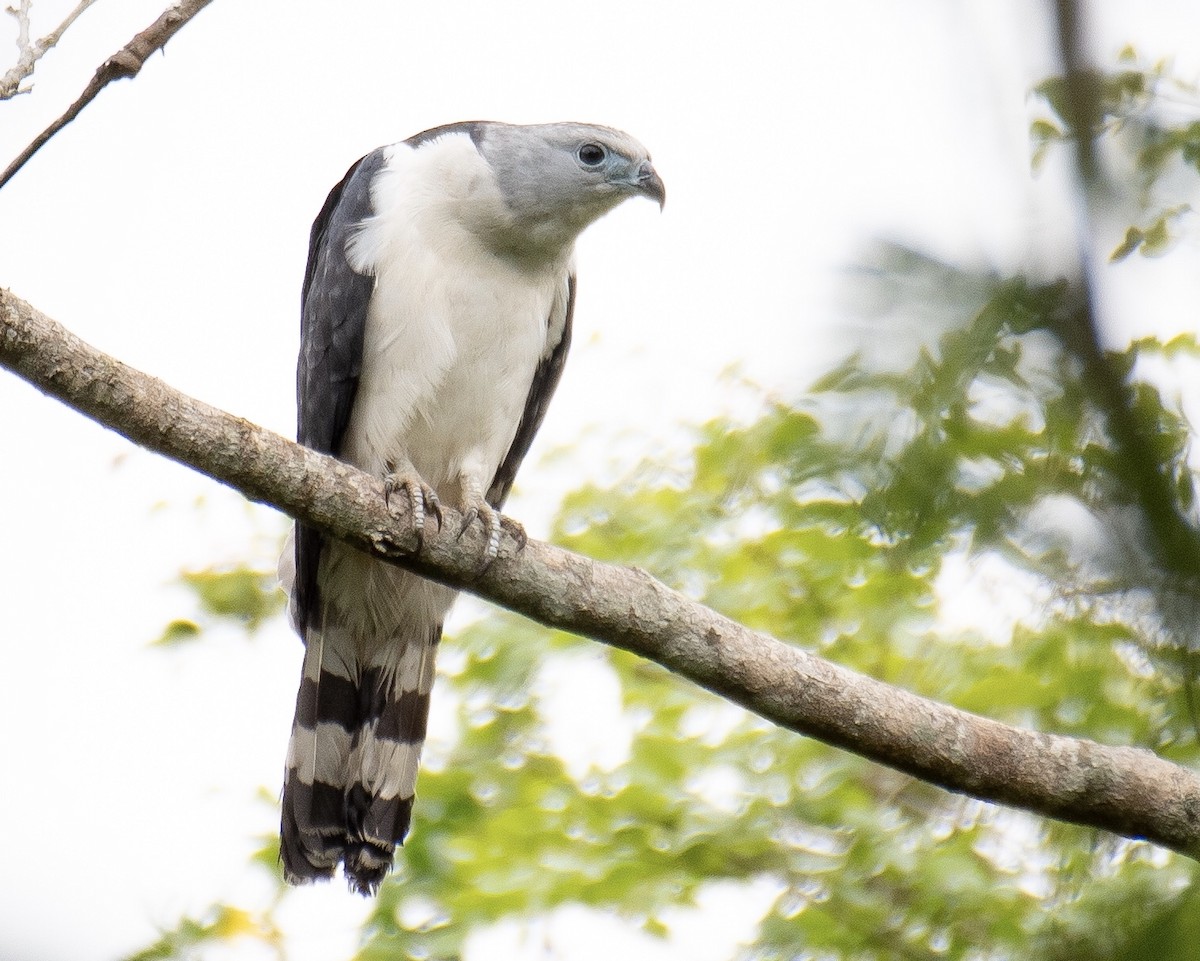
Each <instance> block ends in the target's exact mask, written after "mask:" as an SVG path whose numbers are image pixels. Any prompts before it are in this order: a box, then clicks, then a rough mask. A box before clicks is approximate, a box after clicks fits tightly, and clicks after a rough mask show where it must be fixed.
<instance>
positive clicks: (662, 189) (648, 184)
mask: <svg viewBox="0 0 1200 961" xmlns="http://www.w3.org/2000/svg"><path fill="white" fill-rule="evenodd" d="M637 191H638V193H640V194H642V195H643V196H646V197H649V198H650V199H651V200H657V201H658V209H659V210H662V209H663V207H665V206H666V203H667V188H666V185H665V184H664V183H663V182H662V177H660V176H659V175H658V171H657V170H655V169H654V166H653V164H651V163H650V161H649V160H647V161H646V162H645V163H643V164H642V165H641V166H640V167H638V173H637Z"/></svg>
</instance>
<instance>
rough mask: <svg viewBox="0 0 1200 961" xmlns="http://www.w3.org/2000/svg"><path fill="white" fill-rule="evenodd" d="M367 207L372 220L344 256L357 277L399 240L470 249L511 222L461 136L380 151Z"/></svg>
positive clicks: (373, 268)
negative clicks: (381, 160)
mask: <svg viewBox="0 0 1200 961" xmlns="http://www.w3.org/2000/svg"><path fill="white" fill-rule="evenodd" d="M371 205H372V207H373V208H374V210H375V215H374V216H373V217H371V218H369V219H368V220H366V221H364V222H363V224H362V225H361V227H360V228H359V229H358V230H357V231H356V232H355V234H354V236H353V237H352V238H351V240H350V243H349V245H348V247H347V251H346V254H347V257H348V259H349V261H350V264H351V266H352V267H353V268H354V269H355V270H357V271H359V272H360V273H376V272H377V268H378V265H379V263H380V261H381V260H382V259H385V258H386V257H387V256H388V247H389V246H390V244H391V243H393V242H394V241H395V240H396V239H397V238H399V237H403V238H405V242H408V241H409V240H417V241H420V242H424V243H426V244H429V245H431V246H433V247H435V248H440V249H445V248H446V247H461V246H463V245H464V243H467V244H470V245H474V244H475V243H479V242H480V241H481V238H482V237H484V236H486V234H487V232H488V231H489V230H490V229H493V228H494V226H495V225H496V224H497V223H502V222H505V221H507V220H508V219H509V218H510V214H509V212H508V208H507V206H506V205H505V202H504V198H503V196H502V195H501V193H500V188H499V187H498V186H497V185H496V178H495V175H494V174H493V172H492V168H491V167H490V166H489V165H488V163H487V161H486V160H484V159H483V157H482V156H480V154H479V151H478V150H477V149H476V148H475V143H474V141H472V140H471V137H470V135H469V134H466V133H461V132H454V133H446V134H443V135H442V136H440V137H437V138H436V139H434V140H429V141H426V142H424V143H422V144H420V145H419V146H417V147H415V148H414V147H410V146H409V145H408V144H406V143H396V144H392V145H391V146H389V147H386V148H384V163H383V167H382V168H381V169H380V171H379V173H377V174H376V175H375V179H374V181H373V182H372V184H371Z"/></svg>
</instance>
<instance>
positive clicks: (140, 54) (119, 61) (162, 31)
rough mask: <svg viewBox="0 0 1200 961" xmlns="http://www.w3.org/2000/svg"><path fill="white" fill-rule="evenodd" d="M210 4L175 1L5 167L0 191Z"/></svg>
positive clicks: (206, 0) (202, 0) (195, 0)
mask: <svg viewBox="0 0 1200 961" xmlns="http://www.w3.org/2000/svg"><path fill="white" fill-rule="evenodd" d="M211 2H212V0H178V2H176V3H173V4H171V6H169V7H167V9H166V10H164V11H163V12H162V15H161V16H159V18H158V19H157V20H155V21H154V23H152V24H150V26H148V27H147V28H146V29H145V30H143V31H142V32H141V33H139V34H138V35H137V36H135V37H134V38H133V39H132V40H130V41H129V43H127V44H125V46H123V47H122V48H121V49H120V50H118V51H117V52H116V53H114V54H113V55H112V56H111V57H109V58H108V59H107V60H105V61H104V63H102V64H100V66H99V67H98V68H97V69H96V73H95V75H94V76H93V77H92V79H91V81H89V83H88V85H87V86H86V87H85V88H84V91H83V93H81V94H80V95H79V98H78V99H77V100H76V101H75V102H74V103H73V104H71V106H70V107H68V108H67V110H66V112H65V113H64V114H63V115H62V116H61V117H59V118H58V119H57V120H55V121H54V123H52V124H50V126H49V127H47V128H46V129H45V130H43V131H42V132H41V133H40V134H38V135H37V137H35V138H34V140H33V142H32V143H30V144H29V146H28V147H26V148H25V149H24V150H23V151H21V154H20V156H18V157H17V158H16V159H15V160H14V161H13V162H12V163H10V164H9V165H8V167H7V169H5V171H4V173H3V174H0V187H3V186H4V185H5V184H7V183H8V182H9V181H10V180H12V178H13V177H14V176H15V175H16V173H17V171H18V170H20V169H21V168H22V167H23V166H25V164H26V162H28V160H29V158H30V157H32V156H33V155H34V154H35V153H37V152H38V151H39V150H40V149H41V148H42V147H43V146H44V145H45V144H46V142H47V141H48V140H49V139H50V138H51V137H53V136H54V135H55V134H56V133H58V132H59V131H60V130H62V128H63V127H65V126H66V125H67V124H69V123H70V122H71V121H72V120H74V119H75V118H76V117H78V116H79V114H80V113H81V112H82V111H83V108H84V107H86V106H87V105H88V104H89V103H91V102H92V101H93V100H95V99H96V96H97V94H99V93H100V91H101V90H103V89H104V88H105V87H106V86H108V85H109V84H110V83H112V82H113V81H114V80H121V79H123V78H124V77H135V76H137V74H138V72H139V71H140V70H141V69H142V67H143V66H145V63H146V61H147V60H148V59H149V58H150V56H151V55H152V54H154V53H155V52H157V51H159V50H161V49H162V48H163V47H164V46H165V45H166V43H167V41H168V40H170V39H171V38H172V37H173V36H175V34H177V33H178V32H179V31H180V30H181V29H182V28H183V26H184V25H185V24H186V23H188V21H190V20H191V19H192V17H194V16H195V15H196V14H197V13H199V12H200V11H201V10H203V9H204V8H205V7H207V6H208V5H209V3H211Z"/></svg>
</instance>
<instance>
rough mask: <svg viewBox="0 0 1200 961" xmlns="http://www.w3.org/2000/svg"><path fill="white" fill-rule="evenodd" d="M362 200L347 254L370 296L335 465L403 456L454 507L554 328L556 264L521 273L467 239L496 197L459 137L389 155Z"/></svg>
mask: <svg viewBox="0 0 1200 961" xmlns="http://www.w3.org/2000/svg"><path fill="white" fill-rule="evenodd" d="M372 202H373V205H374V207H375V210H376V211H377V212H378V213H377V215H376V216H375V217H374V218H372V219H371V220H370V221H369V222H368V223H366V224H365V225H364V226H363V228H362V229H361V230H360V231H359V232H358V234H357V235H356V237H355V238H354V240H353V241H352V242H351V245H350V250H349V251H348V253H349V255H350V259H351V263H352V264H353V265H354V266H355V268H356V269H358V270H362V271H363V272H368V271H369V272H371V273H373V274H374V276H375V291H374V294H373V295H372V298H371V304H370V308H369V313H368V318H367V328H366V339H365V344H364V350H363V365H362V374H361V377H360V381H359V387H358V393H357V396H356V399H355V404H354V410H353V412H352V414H351V418H350V423H349V424H348V425H347V430H346V435H345V439H344V443H343V448H342V455H343V456H344V457H345V458H346V459H347V460H349V461H351V462H352V463H355V464H357V465H358V466H360V467H363V468H364V469H366V470H370V471H372V472H375V473H382V472H383V471H384V470H385V469H386V468H385V465H386V463H387V462H388V461H389V460H393V459H396V458H398V457H401V456H407V457H408V458H409V459H410V460H411V461H412V463H413V466H414V467H416V469H417V470H418V472H419V473H420V474H421V475H422V477H424V479H425V480H426V482H427V483H429V484H431V485H432V486H433V487H434V488H435V489H437V490H438V492H439V493H440V494H445V495H447V496H448V497H450V498H451V502H453V500H454V499H455V498H456V496H457V493H458V487H457V483H456V482H457V479H458V477H459V476H460V474H462V473H463V472H469V473H472V474H475V475H477V478H478V480H479V482H480V484H481V485H482V487H483V488H484V489H486V488H487V486H488V484H489V483H490V482H491V479H492V475H493V474H494V473H495V471H496V469H497V467H498V466H499V465H500V462H501V461H502V460H503V458H504V455H505V453H507V451H508V448H509V446H510V445H511V444H512V440H513V437H514V436H515V434H516V430H517V427H518V425H519V424H520V420H521V415H522V413H523V411H524V407H525V401H526V397H527V396H528V392H529V388H530V384H531V383H532V381H533V376H534V372H535V371H536V369H537V365H538V363H539V361H540V360H541V358H542V357H543V355H544V354H545V353H546V352H547V329H548V325H552V326H553V327H554V328H557V329H555V330H553V334H554V336H555V338H557V336H558V335H559V333H560V332H561V324H562V317H561V315H562V314H563V312H564V311H565V305H566V283H567V280H566V274H567V264H566V261H565V258H564V262H563V263H562V264H559V265H555V266H553V267H548V268H544V269H539V270H530V269H528V268H523V267H521V266H518V265H516V264H514V263H513V262H511V261H509V260H505V259H502V258H500V257H497V256H495V255H494V254H492V253H491V252H490V251H488V249H487V248H486V247H485V246H484V244H483V243H482V241H481V240H480V239H479V238H478V236H477V235H476V234H475V233H473V232H472V230H471V229H470V225H471V224H472V223H478V222H479V221H480V218H481V216H483V217H485V218H486V217H487V215H488V212H489V210H495V211H496V215H497V216H499V215H500V213H501V211H502V210H503V201H502V199H501V197H500V195H499V192H498V191H497V189H496V188H495V185H494V180H493V178H492V175H491V171H490V169H489V168H488V166H487V164H486V162H485V161H484V160H483V159H482V158H481V157H480V156H479V154H478V152H477V151H476V150H475V147H474V144H472V143H471V141H470V138H469V137H467V136H465V135H462V134H457V135H451V136H447V137H444V138H442V139H441V140H439V141H437V142H435V143H432V144H426V145H424V146H423V147H421V148H420V149H418V150H413V149H411V148H409V147H407V146H405V145H403V144H400V145H396V146H395V147H393V148H391V150H390V154H389V156H388V158H387V161H386V164H385V167H384V169H383V170H382V171H381V172H380V174H379V175H378V176H377V178H376V181H375V183H374V185H373V187H372ZM552 315H553V316H552Z"/></svg>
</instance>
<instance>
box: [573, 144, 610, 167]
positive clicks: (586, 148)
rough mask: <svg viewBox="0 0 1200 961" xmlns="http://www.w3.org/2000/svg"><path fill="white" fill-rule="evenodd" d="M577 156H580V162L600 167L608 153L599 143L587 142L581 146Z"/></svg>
mask: <svg viewBox="0 0 1200 961" xmlns="http://www.w3.org/2000/svg"><path fill="white" fill-rule="evenodd" d="M576 156H578V157H579V162H580V163H581V164H583V165H584V166H585V167H599V166H600V165H601V164H602V163H604V158H605V156H606V154H605V151H604V148H603V147H601V146H600V145H599V144H598V143H585V144H584V145H583V146H582V147H580V148H579V151H578V153H577V154H576Z"/></svg>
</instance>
